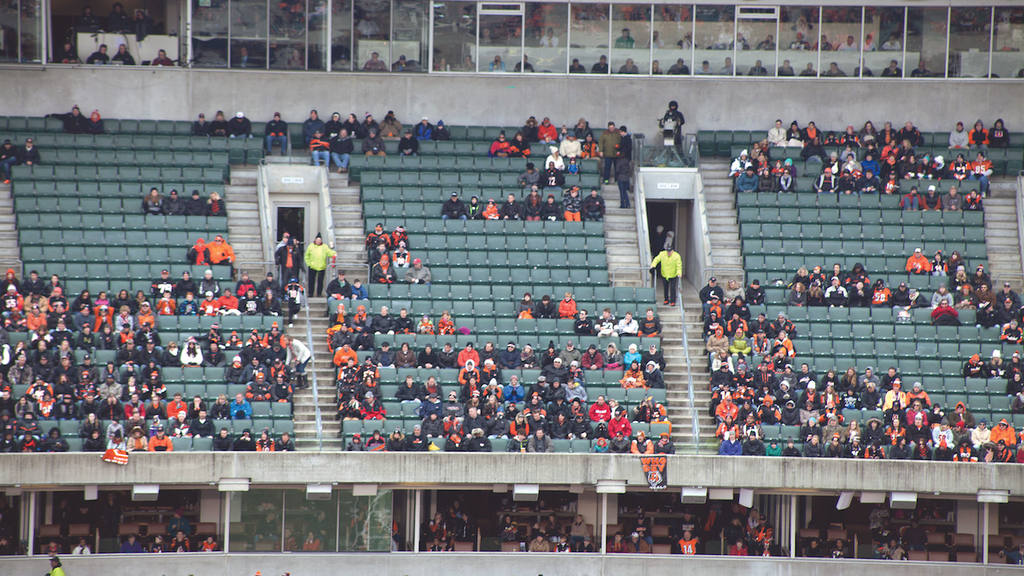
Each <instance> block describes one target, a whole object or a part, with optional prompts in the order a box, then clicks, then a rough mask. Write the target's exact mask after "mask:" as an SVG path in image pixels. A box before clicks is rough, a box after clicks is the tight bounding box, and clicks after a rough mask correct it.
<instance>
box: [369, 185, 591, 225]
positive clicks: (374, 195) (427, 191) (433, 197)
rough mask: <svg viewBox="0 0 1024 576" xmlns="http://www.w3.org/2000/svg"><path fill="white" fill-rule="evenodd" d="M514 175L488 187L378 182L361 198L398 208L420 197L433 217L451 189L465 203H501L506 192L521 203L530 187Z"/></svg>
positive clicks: (543, 194)
mask: <svg viewBox="0 0 1024 576" xmlns="http://www.w3.org/2000/svg"><path fill="white" fill-rule="evenodd" d="M513 176H515V175H513V174H510V175H505V176H503V180H507V181H509V182H511V183H509V182H506V183H505V184H503V185H502V186H488V187H480V186H462V185H458V184H456V185H452V186H446V187H444V188H442V187H440V186H420V185H415V186H395V185H391V186H388V187H386V188H385V187H381V186H367V187H366V188H365V189H364V190H363V202H367V203H370V202H373V203H378V202H383V203H384V207H385V208H386V209H387V211H389V212H390V211H396V212H401V206H400V205H401V204H402V203H403V202H420V201H422V202H429V203H434V204H436V208H435V209H433V210H428V216H429V217H432V218H437V217H439V216H440V214H441V206H440V203H441V202H446V201H448V200H450V199H451V196H452V192H456V193H458V194H459V197H460V199H461V200H462V201H463V202H465V203H467V204H468V203H469V202H470V199H471V198H472V197H473V196H476V197H477V198H479V199H480V203H481V204H486V203H487V200H488V199H494V201H495V202H497V203H499V204H500V203H503V202H505V199H506V198H507V197H508V195H509V194H512V195H513V196H515V198H516V200H518V201H519V202H520V203H522V202H524V201H525V200H526V197H527V196H529V194H530V189H529V188H521V187H520V186H519V185H518V184H516V183H515V182H514V181H515V178H514V177H513ZM584 178H585V177H584ZM566 183H567V184H568V185H572V184H573V181H572V180H571V179H570V180H567V181H566ZM582 191H583V195H584V196H587V195H589V194H590V190H589V189H582ZM537 193H538V194H540V195H541V198H543V199H544V201H547V195H548V194H552V195H554V196H555V197H556V200H557V201H558V203H559V205H561V201H562V194H561V193H560V192H544V191H543V189H541V190H538V192H537ZM396 206H397V207H396Z"/></svg>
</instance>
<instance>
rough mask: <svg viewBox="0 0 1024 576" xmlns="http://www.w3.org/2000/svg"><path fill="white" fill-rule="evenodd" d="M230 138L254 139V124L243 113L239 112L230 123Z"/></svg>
mask: <svg viewBox="0 0 1024 576" xmlns="http://www.w3.org/2000/svg"><path fill="white" fill-rule="evenodd" d="M228 136H230V137H231V138H252V122H250V121H249V119H248V118H246V117H245V114H244V113H242V112H241V111H238V112H237V113H236V114H235V117H234V118H232V119H231V120H230V121H228Z"/></svg>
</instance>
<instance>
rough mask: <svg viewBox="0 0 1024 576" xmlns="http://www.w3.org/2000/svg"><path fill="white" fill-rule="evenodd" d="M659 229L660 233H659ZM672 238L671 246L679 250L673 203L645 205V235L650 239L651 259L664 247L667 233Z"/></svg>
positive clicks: (674, 204)
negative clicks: (670, 234)
mask: <svg viewBox="0 0 1024 576" xmlns="http://www.w3.org/2000/svg"><path fill="white" fill-rule="evenodd" d="M659 227H660V232H659ZM669 232H671V233H672V236H673V238H674V240H673V242H672V244H673V245H674V246H675V248H676V249H677V250H678V249H679V231H678V230H676V203H675V202H648V203H647V233H648V234H649V235H650V238H651V246H650V248H651V257H652V258H653V257H654V256H657V255H658V254H659V253H660V252H661V251H662V250H663V247H664V245H665V240H666V239H667V238H668V233H669Z"/></svg>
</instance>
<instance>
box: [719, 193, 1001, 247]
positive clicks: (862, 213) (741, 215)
mask: <svg viewBox="0 0 1024 576" xmlns="http://www.w3.org/2000/svg"><path fill="white" fill-rule="evenodd" d="M840 198H845V196H840ZM737 218H738V221H739V223H740V224H748V223H751V224H752V223H760V224H800V225H803V226H808V225H810V226H817V225H820V226H821V227H822V233H825V232H827V230H824V228H826V227H827V228H829V229H837V228H839V227H840V226H842V227H843V228H845V229H844V230H843V233H844V234H851V233H852V232H853V230H850V229H849V227H851V226H852V227H853V229H856V228H858V227H860V226H879V227H881V228H883V229H885V228H887V229H888V230H889V231H890V232H891V231H892V230H893V228H892V227H893V226H922V227H927V228H934V227H939V226H964V227H979V228H981V227H983V226H984V225H985V213H984V212H977V211H971V212H937V211H932V210H929V211H927V212H922V211H912V210H907V211H902V212H900V211H893V210H879V209H865V208H857V207H850V208H797V209H791V208H758V207H754V206H745V207H742V206H741V207H740V208H739V210H738V211H737ZM790 230H792V228H790ZM868 230H869V231H871V230H875V229H873V228H868ZM879 231H880V232H881V231H882V230H879ZM861 233H862V234H863V232H861ZM879 236H880V235H879ZM879 236H874V237H876V238H877V237H879Z"/></svg>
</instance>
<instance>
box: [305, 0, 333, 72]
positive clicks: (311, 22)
mask: <svg viewBox="0 0 1024 576" xmlns="http://www.w3.org/2000/svg"><path fill="white" fill-rule="evenodd" d="M328 5H329V1H328V0H309V12H308V13H307V14H306V38H308V39H309V42H308V44H307V46H306V68H308V69H309V70H327V55H328V54H329V50H330V41H331V37H330V35H329V34H328V30H327V12H328Z"/></svg>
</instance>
